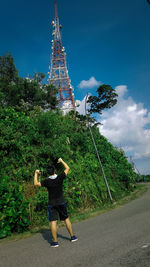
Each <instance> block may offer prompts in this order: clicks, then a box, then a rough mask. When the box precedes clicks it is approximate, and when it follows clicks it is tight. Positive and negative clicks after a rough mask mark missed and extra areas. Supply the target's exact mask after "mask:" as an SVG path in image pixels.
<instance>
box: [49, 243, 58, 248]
mask: <svg viewBox="0 0 150 267" xmlns="http://www.w3.org/2000/svg"><path fill="white" fill-rule="evenodd" d="M51 247H52V248H58V247H59V245H58V242H52V243H51Z"/></svg>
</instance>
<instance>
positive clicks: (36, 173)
mask: <svg viewBox="0 0 150 267" xmlns="http://www.w3.org/2000/svg"><path fill="white" fill-rule="evenodd" d="M39 174H40V171H39V170H36V171H35V173H34V185H35V186H41V183H40V182H39V181H38V176H39Z"/></svg>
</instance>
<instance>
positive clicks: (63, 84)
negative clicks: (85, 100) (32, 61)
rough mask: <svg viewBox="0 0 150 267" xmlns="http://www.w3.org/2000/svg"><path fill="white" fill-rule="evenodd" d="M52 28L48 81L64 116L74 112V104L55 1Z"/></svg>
mask: <svg viewBox="0 0 150 267" xmlns="http://www.w3.org/2000/svg"><path fill="white" fill-rule="evenodd" d="M52 26H53V32H52V35H53V40H52V56H51V66H50V67H49V68H50V72H49V78H48V80H49V83H50V84H53V85H55V86H56V87H57V88H58V95H59V96H58V100H59V108H60V109H62V110H63V113H64V114H66V113H67V112H69V111H70V110H75V102H74V94H73V87H72V86H71V81H70V79H69V75H68V70H67V64H66V53H65V48H64V47H63V46H62V40H61V33H60V28H61V25H60V24H59V18H58V11H57V1H55V21H52Z"/></svg>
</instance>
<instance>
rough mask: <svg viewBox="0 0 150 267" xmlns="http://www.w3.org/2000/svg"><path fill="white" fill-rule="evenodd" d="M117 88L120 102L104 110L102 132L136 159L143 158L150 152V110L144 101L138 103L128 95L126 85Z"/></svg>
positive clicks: (100, 127)
mask: <svg viewBox="0 0 150 267" xmlns="http://www.w3.org/2000/svg"><path fill="white" fill-rule="evenodd" d="M115 89H116V92H117V94H118V103H117V104H116V106H114V107H113V108H112V109H110V110H108V111H104V112H103V115H102V116H101V119H102V120H101V123H102V124H103V125H101V126H99V129H100V132H101V133H102V134H103V135H104V136H105V137H106V138H108V139H109V140H110V141H111V142H112V143H113V144H114V145H116V146H119V147H120V146H121V147H122V148H123V150H124V151H125V152H130V154H131V155H133V157H134V158H135V159H137V158H143V157H145V156H146V155H149V153H150V127H148V126H149V124H150V112H149V111H148V110H147V109H145V108H144V106H143V103H136V102H135V101H134V100H133V99H132V97H126V93H127V92H128V90H127V87H126V86H125V85H121V86H117V87H116V88H115Z"/></svg>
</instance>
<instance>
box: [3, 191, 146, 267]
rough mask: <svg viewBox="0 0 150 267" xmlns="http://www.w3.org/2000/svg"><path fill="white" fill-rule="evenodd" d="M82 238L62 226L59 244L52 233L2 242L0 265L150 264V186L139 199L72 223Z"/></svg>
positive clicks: (10, 266) (76, 266)
mask: <svg viewBox="0 0 150 267" xmlns="http://www.w3.org/2000/svg"><path fill="white" fill-rule="evenodd" d="M73 228H74V231H75V234H76V235H77V236H78V238H79V240H78V241H77V242H74V243H70V241H69V235H68V233H67V230H66V229H65V228H64V227H62V228H60V229H59V235H58V240H59V245H60V246H59V247H58V248H51V247H50V242H51V235H50V233H49V232H46V233H43V234H37V235H35V236H32V237H30V238H27V239H24V240H19V241H11V242H7V243H3V244H0V267H59V266H61V267H80V266H90V267H103V266H105V267H109V266H111V267H118V266H130V267H134V266H135V267H138V266H140V267H141V266H142V267H150V188H149V190H148V191H147V192H146V193H145V194H144V195H143V196H142V197H140V198H139V199H136V200H133V201H131V202H130V203H128V204H126V205H124V206H123V207H120V208H118V209H115V210H112V211H109V212H107V213H104V214H101V215H99V216H97V217H94V218H91V219H88V220H85V221H82V222H79V223H75V224H73Z"/></svg>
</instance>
